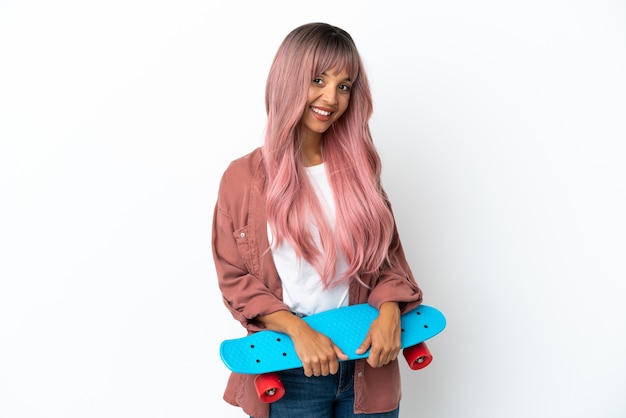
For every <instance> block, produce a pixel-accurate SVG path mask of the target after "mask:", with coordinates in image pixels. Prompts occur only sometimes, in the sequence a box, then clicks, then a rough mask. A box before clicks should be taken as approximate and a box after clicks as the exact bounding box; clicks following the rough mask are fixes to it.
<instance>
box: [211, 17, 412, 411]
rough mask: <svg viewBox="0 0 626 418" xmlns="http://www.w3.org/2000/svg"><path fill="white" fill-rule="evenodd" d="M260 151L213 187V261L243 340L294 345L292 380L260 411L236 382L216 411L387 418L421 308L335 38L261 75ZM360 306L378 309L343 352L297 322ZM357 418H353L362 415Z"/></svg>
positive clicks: (358, 81)
mask: <svg viewBox="0 0 626 418" xmlns="http://www.w3.org/2000/svg"><path fill="white" fill-rule="evenodd" d="M265 104H266V109H267V127H266V134H265V142H264V144H263V146H262V147H260V148H257V149H256V150H254V151H252V152H251V153H250V154H248V155H246V156H244V157H241V158H239V159H237V160H235V161H233V162H232V163H231V164H230V165H229V167H228V168H227V170H226V171H225V173H224V175H223V177H222V180H221V183H220V188H219V193H218V199H217V204H216V207H215V213H214V219H213V241H212V245H213V256H214V260H215V267H216V270H217V275H218V281H219V286H220V289H221V292H222V295H223V299H224V303H225V305H226V307H227V308H228V309H229V310H230V311H231V313H232V315H233V316H234V317H235V319H237V320H238V321H239V322H241V324H242V325H243V326H244V327H245V328H246V329H247V330H248V332H250V333H252V332H256V331H258V330H261V329H270V330H275V331H280V332H283V333H285V334H287V335H289V336H290V337H291V339H292V340H293V342H294V345H295V348H296V353H297V354H298V357H299V358H300V360H302V364H303V368H301V369H296V370H291V371H288V372H284V373H281V380H282V381H283V384H284V386H285V390H286V393H285V395H284V397H283V398H282V399H280V400H279V401H277V402H275V403H271V404H269V405H268V404H264V403H262V402H260V401H259V400H258V398H257V395H256V392H255V390H254V384H253V380H254V378H255V376H251V375H240V374H235V373H233V374H232V375H231V377H230V379H229V382H228V386H227V388H226V392H225V395H224V399H225V400H226V401H227V402H229V403H231V404H233V405H237V406H240V407H242V408H243V410H244V411H245V412H246V413H247V414H249V415H251V416H253V417H255V418H267V417H271V418H282V417H291V418H293V417H298V418H306V417H329V418H330V417H335V418H343V417H355V416H366V417H379V418H383V417H385V418H387V417H397V416H398V410H399V402H400V395H401V393H400V373H399V366H398V362H397V360H396V358H397V356H398V354H399V352H400V315H401V313H402V312H404V311H406V310H409V309H412V308H414V307H416V306H417V305H418V304H419V303H421V300H422V292H421V290H420V288H419V287H418V285H417V283H416V282H415V279H414V278H413V275H412V273H411V270H410V268H409V265H408V264H407V261H406V258H405V255H404V252H403V250H402V246H401V244H400V240H399V237H398V232H397V230H396V225H395V222H394V218H393V214H392V211H391V205H390V203H389V201H388V199H387V195H386V194H385V192H384V191H383V189H382V187H381V181H380V172H381V162H380V158H379V156H378V154H377V152H376V150H375V147H374V144H373V142H372V138H371V135H370V130H369V125H368V121H369V118H370V116H371V114H372V98H371V94H370V90H369V86H368V81H367V77H366V75H365V71H364V68H363V64H362V62H361V59H360V57H359V53H358V51H357V49H356V46H355V44H354V42H353V40H352V38H351V36H350V35H349V34H348V33H347V32H345V31H344V30H342V29H340V28H337V27H334V26H331V25H328V24H325V23H312V24H306V25H303V26H300V27H298V28H296V29H294V30H293V31H292V32H291V33H289V34H288V35H287V37H286V38H285V40H284V41H283V43H282V44H281V46H280V48H279V49H278V52H277V53H276V56H275V58H274V62H273V64H272V67H271V69H270V72H269V76H268V80H267V87H266V103H265ZM357 303H369V304H370V305H372V306H374V307H375V308H377V309H378V310H379V316H378V318H377V319H376V320H375V321H374V322H373V323H372V325H371V327H370V330H369V333H368V335H367V337H366V339H365V340H364V341H363V344H362V345H361V347H360V348H359V351H360V352H365V350H367V349H368V348H371V354H370V356H369V358H368V359H366V360H365V359H364V360H357V361H342V360H345V359H346V355H345V353H342V352H341V350H340V349H339V348H338V347H337V346H335V345H334V344H333V342H332V341H331V340H330V339H329V338H327V337H326V336H324V335H322V334H319V333H317V332H316V331H314V330H313V329H311V328H310V327H309V326H308V325H307V324H306V323H305V322H304V321H303V320H302V319H301V318H302V317H303V316H306V315H312V314H315V313H318V312H322V311H325V310H328V309H333V308H338V307H341V306H346V305H352V304H357ZM362 414H363V415H362Z"/></svg>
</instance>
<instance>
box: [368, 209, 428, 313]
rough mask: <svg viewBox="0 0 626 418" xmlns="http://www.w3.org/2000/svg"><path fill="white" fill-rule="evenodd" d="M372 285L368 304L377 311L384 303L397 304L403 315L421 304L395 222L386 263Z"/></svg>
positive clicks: (420, 296)
mask: <svg viewBox="0 0 626 418" xmlns="http://www.w3.org/2000/svg"><path fill="white" fill-rule="evenodd" d="M374 283H375V284H374V287H373V288H372V289H371V292H370V294H369V297H368V303H369V304H370V305H372V306H374V307H375V308H377V309H379V308H380V306H381V305H382V304H383V303H385V302H399V303H400V309H401V311H402V313H404V312H406V311H409V310H411V309H413V308H415V307H417V306H418V305H419V304H420V303H422V290H421V289H420V288H419V286H418V284H417V282H416V281H415V278H414V277H413V273H412V272H411V268H410V267H409V263H408V262H407V260H406V256H405V254H404V249H403V248H402V243H401V242H400V236H399V234H398V229H397V226H396V224H395V221H394V229H393V237H392V240H391V243H390V245H389V254H388V261H387V262H385V263H384V264H383V266H382V267H381V269H380V271H379V273H378V277H377V279H376V280H375V282H374Z"/></svg>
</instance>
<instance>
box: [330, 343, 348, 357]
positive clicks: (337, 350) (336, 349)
mask: <svg viewBox="0 0 626 418" xmlns="http://www.w3.org/2000/svg"><path fill="white" fill-rule="evenodd" d="M333 348H334V349H335V355H336V356H337V358H338V359H339V360H348V356H347V354H345V353H344V352H343V351H341V348H339V347H337V346H336V345H334V344H333Z"/></svg>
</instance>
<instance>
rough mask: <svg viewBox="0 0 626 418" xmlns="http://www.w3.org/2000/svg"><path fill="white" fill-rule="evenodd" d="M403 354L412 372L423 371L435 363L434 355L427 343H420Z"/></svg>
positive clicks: (406, 349)
mask: <svg viewBox="0 0 626 418" xmlns="http://www.w3.org/2000/svg"><path fill="white" fill-rule="evenodd" d="M402 354H403V355H404V358H405V359H406V361H407V363H408V364H409V367H410V368H411V369H412V370H419V369H423V368H424V367H426V366H428V365H429V364H430V362H431V361H433V355H432V354H430V350H429V349H428V347H427V346H426V343H419V344H417V345H413V346H411V347H407V348H405V349H404V350H402Z"/></svg>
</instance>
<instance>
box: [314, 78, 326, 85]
mask: <svg viewBox="0 0 626 418" xmlns="http://www.w3.org/2000/svg"><path fill="white" fill-rule="evenodd" d="M323 82H324V80H322V79H321V78H319V77H317V78H314V79H313V84H322V83H323Z"/></svg>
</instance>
